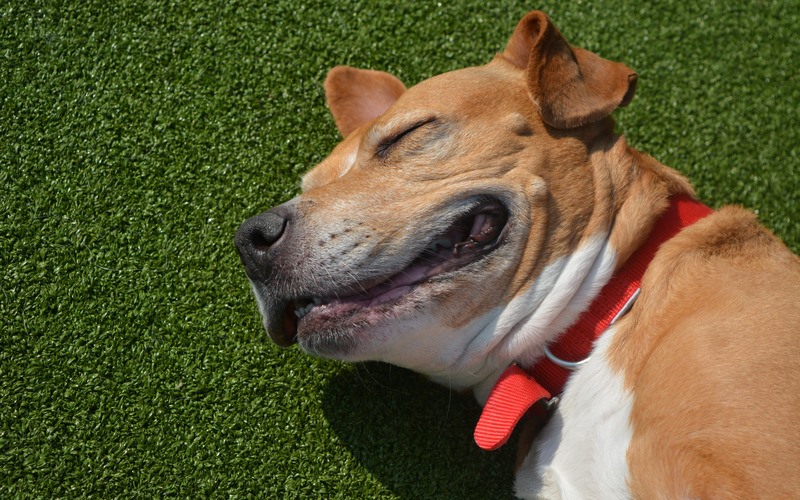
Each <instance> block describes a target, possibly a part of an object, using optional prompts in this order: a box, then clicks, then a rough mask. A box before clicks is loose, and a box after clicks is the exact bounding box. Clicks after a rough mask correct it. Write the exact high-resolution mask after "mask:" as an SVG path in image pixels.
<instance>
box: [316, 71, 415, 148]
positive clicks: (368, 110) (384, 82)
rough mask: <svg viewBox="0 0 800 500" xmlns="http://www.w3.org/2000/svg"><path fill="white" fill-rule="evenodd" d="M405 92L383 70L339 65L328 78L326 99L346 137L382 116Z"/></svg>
mask: <svg viewBox="0 0 800 500" xmlns="http://www.w3.org/2000/svg"><path fill="white" fill-rule="evenodd" d="M405 91H406V86H405V85H403V82H401V81H400V80H398V79H397V78H396V77H394V76H392V75H390V74H389V73H384V72H383V71H373V70H369V69H356V68H351V67H349V66H336V67H335V68H333V69H332V70H330V72H328V77H327V78H325V98H326V100H327V101H328V108H330V110H331V114H333V120H334V121H335V122H336V127H337V128H338V129H339V132H341V133H342V136H343V137H346V136H347V135H348V134H349V133H350V132H352V131H353V130H355V129H357V128H358V127H360V126H361V125H363V124H365V123H367V122H368V121H370V120H372V119H373V118H377V117H378V116H380V115H382V114H383V113H384V112H385V111H386V110H387V109H389V107H390V106H391V105H392V104H394V102H395V101H396V100H397V99H398V98H399V97H400V96H401V95H402V94H403V92H405Z"/></svg>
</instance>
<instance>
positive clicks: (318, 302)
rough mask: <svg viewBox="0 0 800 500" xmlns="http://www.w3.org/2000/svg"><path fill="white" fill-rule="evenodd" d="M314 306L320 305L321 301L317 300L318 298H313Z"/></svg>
mask: <svg viewBox="0 0 800 500" xmlns="http://www.w3.org/2000/svg"><path fill="white" fill-rule="evenodd" d="M314 304H316V305H320V304H322V299H321V298H319V297H314Z"/></svg>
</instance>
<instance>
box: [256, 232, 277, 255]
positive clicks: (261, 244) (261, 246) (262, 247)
mask: <svg viewBox="0 0 800 500" xmlns="http://www.w3.org/2000/svg"><path fill="white" fill-rule="evenodd" d="M250 242H251V243H252V244H253V247H254V248H255V249H256V250H259V251H261V252H266V251H267V250H269V247H271V246H272V243H274V241H270V240H269V239H267V237H265V236H264V235H263V234H262V233H261V232H260V231H254V232H253V233H252V234H251V235H250Z"/></svg>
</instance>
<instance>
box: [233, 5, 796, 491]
mask: <svg viewBox="0 0 800 500" xmlns="http://www.w3.org/2000/svg"><path fill="white" fill-rule="evenodd" d="M636 83H637V75H636V73H634V72H633V71H632V70H631V69H629V68H628V67H627V66H625V65H624V64H621V63H616V62H611V61H608V60H605V59H603V58H601V57H599V56H597V55H595V54H593V53H591V52H588V51H586V50H582V49H579V48H576V47H573V46H571V45H569V44H568V43H567V41H566V40H565V39H564V38H563V36H562V35H561V33H560V32H559V31H558V29H557V28H556V27H555V26H554V25H553V24H552V23H551V21H550V20H549V19H548V18H547V17H546V16H545V15H544V14H542V13H540V12H531V13H530V14H528V15H527V16H525V17H524V18H523V19H522V20H521V21H520V22H519V24H518V25H517V27H516V29H515V30H514V32H513V35H512V36H511V39H510V40H509V42H508V45H507V46H506V48H505V50H504V51H503V52H501V53H500V54H498V55H497V56H496V57H495V58H494V59H493V60H492V61H490V62H489V63H488V64H486V65H485V66H480V67H473V68H466V69H462V70H458V71H453V72H451V73H445V74H442V75H439V76H436V77H433V78H431V79H429V80H426V81H423V82H422V83H419V84H418V85H415V86H413V87H411V88H408V89H406V87H405V85H403V83H401V82H400V81H399V80H398V79H397V78H395V77H393V76H391V75H389V74H387V73H383V72H379V71H368V70H360V69H355V68H349V67H342V66H340V67H336V68H334V69H333V70H331V72H330V73H329V75H328V77H327V79H326V81H325V91H326V96H327V101H328V105H329V107H330V110H331V112H332V113H333V117H334V119H335V121H336V125H337V127H338V128H339V130H340V131H341V133H342V135H343V136H344V140H343V141H342V142H341V143H340V144H339V145H338V146H336V148H335V149H334V150H333V152H332V153H331V154H330V156H328V157H327V158H326V159H325V160H324V161H323V162H322V163H320V164H319V165H318V166H316V167H315V168H314V169H312V170H311V171H310V172H308V173H307V174H306V175H305V176H304V177H303V180H302V194H300V195H299V196H297V197H296V198H294V199H292V200H289V201H288V202H286V203H284V204H283V205H280V206H278V207H275V208H273V209H271V210H268V211H266V212H264V213H262V214H260V215H257V216H255V217H253V218H251V219H249V220H247V221H246V222H245V223H244V224H242V226H241V228H240V229H239V231H238V233H237V234H236V246H237V248H238V250H239V253H240V255H241V259H242V262H243V263H244V266H245V270H246V272H247V276H248V278H249V280H250V283H251V285H252V289H253V292H254V294H255V297H256V300H257V302H258V306H259V308H260V311H261V313H262V316H263V319H264V326H265V328H266V330H267V332H268V333H269V335H270V336H271V337H272V339H273V340H274V341H275V342H276V343H278V344H280V345H283V346H288V345H291V344H294V343H297V344H299V346H300V348H302V349H303V350H304V351H307V352H308V353H310V354H314V355H318V356H325V357H331V358H336V359H341V360H347V361H361V360H381V361H386V362H389V363H394V364H397V365H400V366H404V367H407V368H410V369H413V370H416V371H418V372H421V373H424V374H426V375H428V376H429V377H430V378H431V379H433V380H434V381H437V382H440V383H444V384H448V385H450V386H451V387H453V388H455V389H468V390H471V391H472V392H473V393H474V394H475V397H476V398H477V399H478V401H479V402H480V403H481V404H482V405H484V411H483V414H482V416H481V419H480V421H479V422H478V423H477V427H476V431H475V439H476V443H477V445H478V446H481V447H483V448H485V449H494V448H497V447H499V446H502V445H503V443H504V442H505V441H506V439H508V435H509V434H510V433H511V431H512V430H513V429H514V427H515V426H517V425H521V426H537V428H536V429H535V431H533V430H531V431H530V432H523V433H522V434H521V435H522V436H523V438H522V439H520V441H521V447H520V453H519V466H518V470H517V477H516V486H515V487H516V492H517V494H518V495H519V496H520V497H524V498H602V499H611V498H628V497H634V498H643V499H649V498H786V497H790V496H797V495H800V474H798V471H800V419H798V417H797V414H798V412H799V411H800V387H798V386H799V385H800V304H799V303H798V297H800V260H799V259H798V258H797V257H796V256H795V255H793V254H792V253H791V252H790V251H789V250H788V249H787V248H786V247H785V246H784V245H783V244H782V243H781V242H780V241H779V240H778V239H777V238H775V237H774V236H773V235H772V234H770V232H769V231H768V230H766V229H765V228H764V227H762V226H761V225H759V223H758V222H757V221H756V219H755V217H754V216H753V215H751V214H750V213H748V212H746V211H745V210H743V209H740V208H735V207H726V208H722V209H720V210H717V211H712V210H710V209H709V208H708V207H706V206H704V205H703V204H702V203H700V202H698V201H696V200H695V198H694V196H693V190H692V188H691V186H690V185H689V184H688V181H687V180H686V179H685V178H684V177H682V176H681V175H680V174H678V173H677V172H676V171H674V170H672V169H670V168H668V167H666V166H664V165H662V164H660V163H658V162H657V161H656V160H654V159H653V158H651V157H649V156H647V155H645V154H643V153H640V152H638V151H636V150H634V149H633V148H631V147H630V146H628V145H627V143H626V142H625V139H624V138H623V137H621V136H619V135H616V134H615V132H614V123H613V120H612V118H611V117H610V115H611V113H612V112H613V111H614V110H615V109H616V108H617V107H620V106H625V105H627V104H628V103H630V101H631V99H632V98H633V94H634V90H635V88H636ZM556 398H557V399H556ZM556 400H557V401H558V404H555V401H556ZM548 401H549V402H550V404H549V411H548V410H545V411H542V408H544V407H545V405H546V404H547V402H548ZM537 411H538V412H539V413H540V414H542V413H544V414H547V413H549V415H550V418H549V420H548V421H547V423H546V424H545V425H544V427H543V428H541V430H539V429H538V426H540V424H541V419H537V420H532V419H529V418H527V419H526V415H528V416H529V415H531V414H533V413H536V412H537ZM531 429H532V427H531ZM528 430H530V429H528Z"/></svg>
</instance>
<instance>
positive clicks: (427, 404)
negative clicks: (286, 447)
mask: <svg viewBox="0 0 800 500" xmlns="http://www.w3.org/2000/svg"><path fill="white" fill-rule="evenodd" d="M322 408H323V411H324V413H325V416H326V418H327V420H328V422H329V423H330V425H331V427H332V428H333V430H334V431H335V432H336V434H337V435H338V437H339V439H340V440H341V442H342V443H343V444H344V445H345V446H346V447H347V448H348V449H349V450H350V452H351V453H352V454H353V456H354V457H355V458H356V459H357V460H358V461H359V463H360V464H361V465H363V466H364V467H365V468H366V469H367V470H368V471H369V472H370V473H371V474H372V475H373V476H374V477H375V478H376V479H378V481H380V482H381V484H383V485H384V486H386V487H387V488H389V489H390V490H392V491H393V492H394V493H395V494H397V495H398V496H400V497H402V498H459V499H469V498H476V499H478V498H512V497H513V494H512V484H513V468H514V460H515V450H516V436H512V438H511V439H510V440H509V443H508V444H506V446H504V447H503V448H502V449H500V450H498V451H494V452H485V451H483V450H481V449H479V448H478V446H477V445H476V444H475V442H474V441H473V438H472V432H473V430H474V428H475V424H476V423H477V421H478V417H479V416H480V407H479V405H478V404H477V403H476V402H475V400H474V399H473V398H472V396H471V395H462V394H458V393H454V392H452V391H450V390H448V389H446V388H443V387H440V386H438V385H435V384H433V383H432V382H429V381H427V380H425V379H424V378H423V377H421V376H419V375H417V374H415V373H413V372H411V371H408V370H404V369H402V368H397V367H394V366H390V365H386V364H382V363H362V364H358V365H354V368H353V369H352V370H348V371H344V372H341V373H340V374H339V375H338V376H335V377H334V378H333V379H332V380H331V381H330V383H329V384H328V386H327V388H326V390H325V392H324V394H323V398H322Z"/></svg>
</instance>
